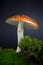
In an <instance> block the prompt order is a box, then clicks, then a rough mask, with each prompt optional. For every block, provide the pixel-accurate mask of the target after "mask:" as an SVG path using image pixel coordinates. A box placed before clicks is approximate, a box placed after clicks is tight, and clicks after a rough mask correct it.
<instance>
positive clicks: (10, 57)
mask: <svg viewBox="0 0 43 65" xmlns="http://www.w3.org/2000/svg"><path fill="white" fill-rule="evenodd" d="M0 65H36V64H35V63H33V62H32V61H30V60H29V59H27V58H26V57H25V56H23V55H22V54H21V53H16V51H15V50H14V49H1V48H0Z"/></svg>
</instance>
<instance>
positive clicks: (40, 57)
mask: <svg viewBox="0 0 43 65" xmlns="http://www.w3.org/2000/svg"><path fill="white" fill-rule="evenodd" d="M19 46H20V48H21V52H22V54H23V55H25V56H26V57H27V58H32V60H34V61H35V62H36V61H37V62H39V63H42V62H43V41H42V40H38V39H37V38H35V37H34V38H31V37H30V36H24V38H22V39H21V40H20V45H19Z"/></svg>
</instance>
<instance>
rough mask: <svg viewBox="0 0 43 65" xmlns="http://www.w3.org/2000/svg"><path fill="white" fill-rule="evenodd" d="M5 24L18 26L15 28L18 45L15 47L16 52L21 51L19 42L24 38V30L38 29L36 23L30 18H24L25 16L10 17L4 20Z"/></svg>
mask: <svg viewBox="0 0 43 65" xmlns="http://www.w3.org/2000/svg"><path fill="white" fill-rule="evenodd" d="M6 23H8V24H11V25H14V26H18V28H17V37H18V45H17V49H16V52H20V51H21V49H20V47H19V42H20V39H21V38H22V37H23V36H24V35H23V32H24V28H25V29H32V30H33V29H39V26H38V24H37V22H36V21H35V20H34V19H32V18H31V17H28V16H25V15H15V16H11V17H9V18H8V19H6Z"/></svg>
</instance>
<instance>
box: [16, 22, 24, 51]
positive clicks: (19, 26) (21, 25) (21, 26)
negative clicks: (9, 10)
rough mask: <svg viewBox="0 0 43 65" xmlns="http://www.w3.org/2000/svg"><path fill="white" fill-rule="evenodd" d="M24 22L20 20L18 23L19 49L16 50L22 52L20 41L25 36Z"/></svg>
mask: <svg viewBox="0 0 43 65" xmlns="http://www.w3.org/2000/svg"><path fill="white" fill-rule="evenodd" d="M23 24H24V23H23V22H19V23H18V29H17V39H18V45H17V50H16V52H20V51H21V49H20V47H19V42H20V40H21V38H23V37H24V35H23V32H24V29H23Z"/></svg>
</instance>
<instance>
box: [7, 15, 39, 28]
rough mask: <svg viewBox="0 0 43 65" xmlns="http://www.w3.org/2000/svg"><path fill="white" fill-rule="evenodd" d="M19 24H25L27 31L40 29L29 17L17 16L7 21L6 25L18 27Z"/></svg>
mask: <svg viewBox="0 0 43 65" xmlns="http://www.w3.org/2000/svg"><path fill="white" fill-rule="evenodd" d="M19 22H23V23H24V28H26V29H39V26H38V23H37V22H36V21H35V20H34V19H32V18H31V17H29V16H25V15H15V16H11V17H9V18H7V19H6V23H8V24H11V25H15V26H17V25H18V23H19Z"/></svg>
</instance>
